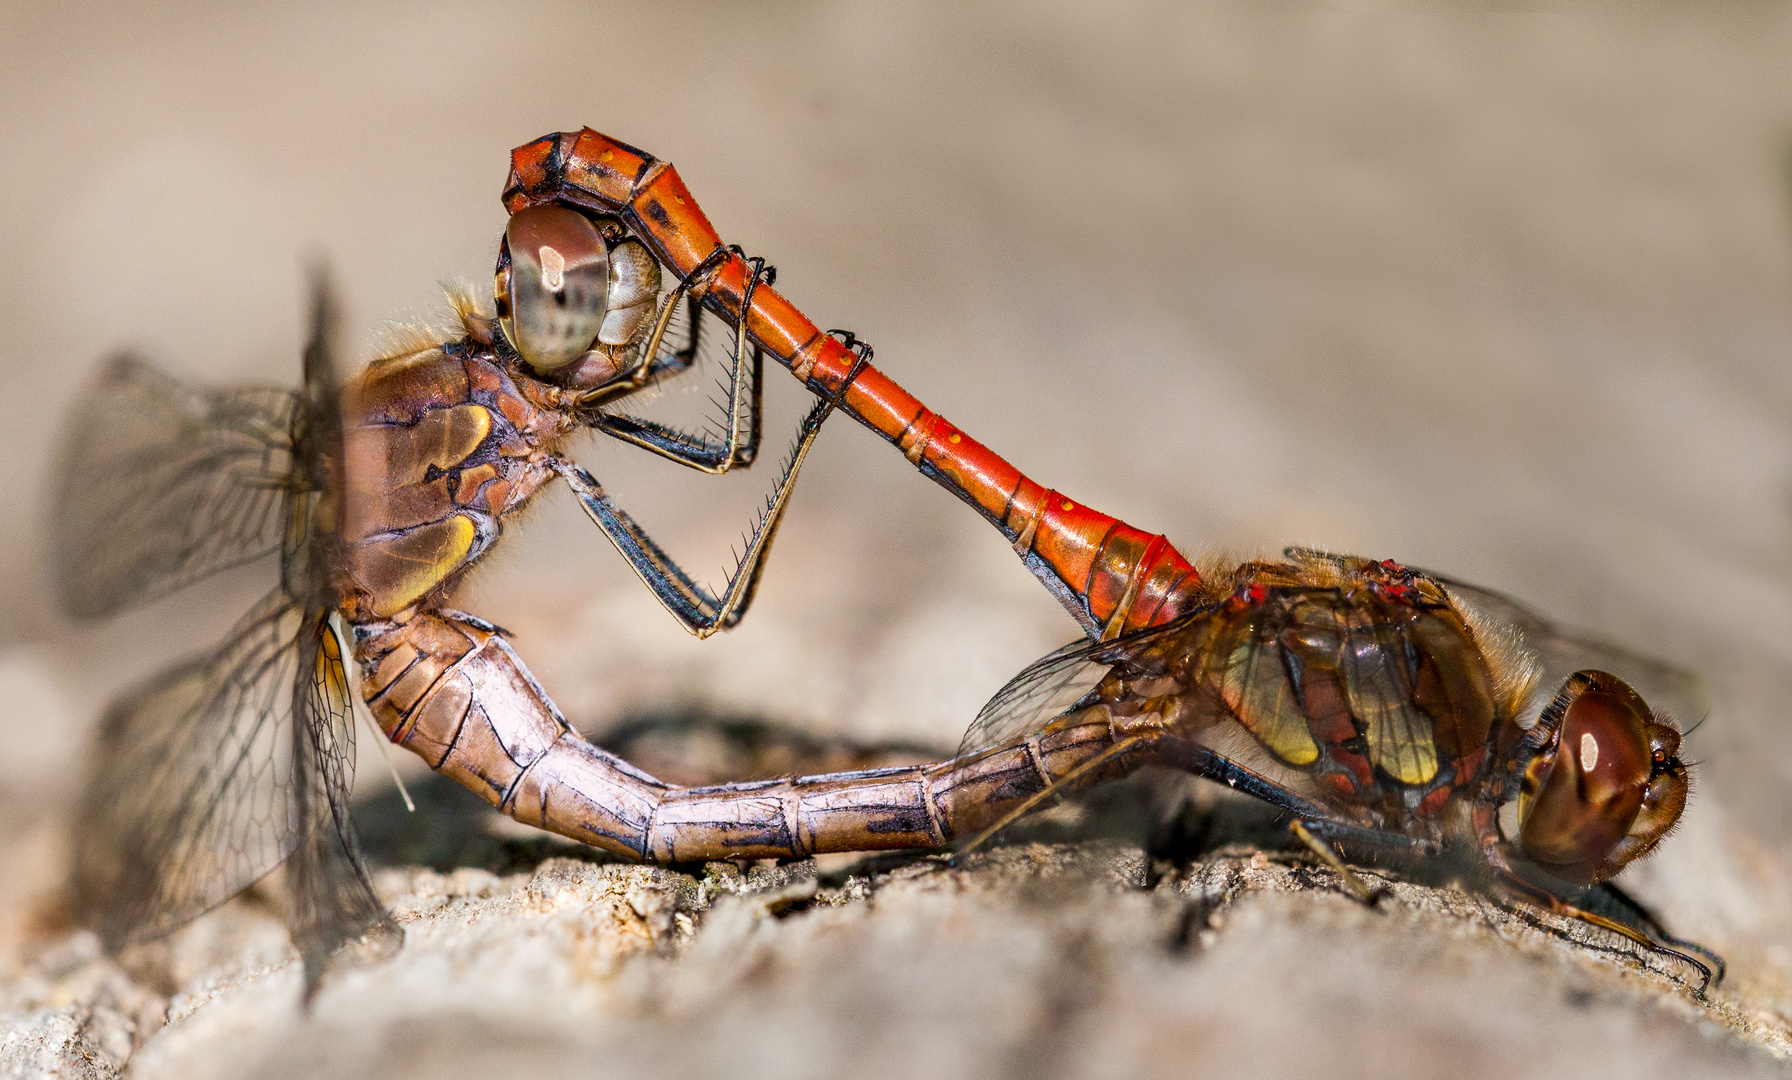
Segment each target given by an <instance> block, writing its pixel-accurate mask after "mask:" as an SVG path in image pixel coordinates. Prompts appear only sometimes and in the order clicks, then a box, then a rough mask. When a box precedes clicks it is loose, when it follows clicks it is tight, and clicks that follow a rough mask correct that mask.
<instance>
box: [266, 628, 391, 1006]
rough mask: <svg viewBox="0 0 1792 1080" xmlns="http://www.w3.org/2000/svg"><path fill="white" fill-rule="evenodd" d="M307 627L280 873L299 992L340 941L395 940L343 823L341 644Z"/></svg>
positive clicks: (348, 726)
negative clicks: (298, 834)
mask: <svg viewBox="0 0 1792 1080" xmlns="http://www.w3.org/2000/svg"><path fill="white" fill-rule="evenodd" d="M314 625H316V627H317V630H316V632H315V633H309V634H307V635H306V636H305V638H304V640H303V641H302V642H301V644H300V662H299V664H298V670H297V671H296V672H295V673H294V678H295V680H296V682H295V684H294V688H293V700H294V723H293V725H292V730H291V738H292V758H293V762H294V767H293V780H294V783H293V814H294V817H295V818H296V819H297V820H298V821H299V822H300V823H301V824H302V826H303V829H304V834H303V836H302V838H301V839H300V840H299V842H298V844H297V846H296V848H295V849H294V851H293V853H292V861H291V862H290V863H288V864H287V874H286V887H287V898H288V902H287V913H286V918H287V926H288V929H289V930H290V931H291V933H292V939H293V944H294V945H295V946H296V947H297V948H298V950H299V954H300V955H301V956H303V957H304V960H305V986H306V992H307V994H309V993H311V992H312V991H314V990H316V988H317V985H318V981H319V979H320V978H321V977H322V975H323V972H324V968H325V966H326V964H327V963H328V961H329V959H330V957H331V956H333V955H335V953H336V951H337V950H338V949H339V948H340V947H341V946H342V945H344V944H346V943H348V942H350V941H353V940H355V939H357V938H360V937H362V936H363V935H367V936H369V937H371V938H374V939H377V943H378V944H379V945H380V946H381V951H382V952H385V951H389V950H390V949H393V948H396V946H397V945H398V944H399V942H401V941H402V940H403V932H402V931H400V930H399V929H398V926H397V924H396V923H395V922H393V920H392V916H391V915H390V913H388V912H387V911H386V908H385V905H383V904H381V903H380V901H379V898H378V897H377V896H375V895H374V892H373V884H372V882H371V881H369V880H368V875H367V867H366V864H365V862H364V861H363V860H362V857H361V846H360V843H359V841H358V840H357V839H356V837H355V830H354V826H353V824H352V823H351V822H350V820H349V813H348V800H349V791H350V789H351V788H352V787H353V786H354V764H355V727H354V718H355V714H354V705H353V701H352V699H351V698H350V696H349V695H350V693H351V691H350V689H349V683H348V674H347V672H346V671H345V670H344V668H343V646H342V641H341V639H340V638H338V637H337V636H336V634H335V633H334V632H333V631H332V630H331V628H330V627H329V626H328V624H326V623H324V622H323V621H322V620H321V619H319V620H318V622H317V623H315V624H314ZM370 931H372V932H373V933H372V934H369V932H370Z"/></svg>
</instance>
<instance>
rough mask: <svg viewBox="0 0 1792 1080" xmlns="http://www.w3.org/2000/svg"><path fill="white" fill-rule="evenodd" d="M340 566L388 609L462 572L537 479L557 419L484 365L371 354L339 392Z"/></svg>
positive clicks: (442, 354) (377, 606) (375, 606)
mask: <svg viewBox="0 0 1792 1080" xmlns="http://www.w3.org/2000/svg"><path fill="white" fill-rule="evenodd" d="M343 400H344V444H345V452H346V460H345V462H344V472H345V478H346V481H347V485H346V486H347V499H346V506H345V508H344V513H343V524H342V539H343V544H344V552H343V569H344V572H345V573H346V575H347V577H348V579H349V581H350V582H351V583H352V586H353V587H354V588H355V589H356V590H358V591H359V592H360V593H361V594H362V598H361V602H360V603H359V604H358V605H355V606H356V607H357V608H358V609H360V610H363V611H365V612H367V613H371V614H372V615H374V616H376V617H381V618H385V617H389V616H392V615H395V614H397V613H398V612H400V611H403V610H404V609H405V608H407V607H410V606H411V605H413V604H415V603H417V602H418V601H420V600H422V599H423V598H424V597H426V596H428V595H430V594H431V593H432V592H435V591H436V590H437V589H438V588H440V587H441V586H442V585H443V584H445V583H446V582H447V581H449V580H450V579H451V578H453V577H454V576H455V575H457V574H458V573H460V572H461V571H462V570H464V569H465V568H466V567H467V566H468V565H469V564H470V563H471V562H472V561H473V560H474V559H476V558H477V557H478V556H479V554H480V553H482V552H483V551H484V550H485V549H486V548H487V547H489V546H490V544H491V542H492V541H493V540H494V539H496V537H497V534H498V531H499V527H500V521H501V518H502V517H503V516H504V515H505V514H507V513H510V512H512V511H513V510H514V509H515V508H516V507H517V506H518V505H520V504H521V502H522V501H523V500H524V499H526V498H527V497H528V496H529V495H530V494H532V493H533V492H534V490H535V489H536V488H538V487H540V485H541V484H542V483H543V482H545V480H546V479H547V477H548V476H549V473H548V472H547V471H546V470H545V469H544V468H543V467H541V466H540V465H539V464H536V463H534V462H533V461H531V455H532V454H534V453H535V451H536V450H537V449H538V448H540V447H541V446H542V444H543V442H544V441H547V440H544V439H543V437H542V436H543V435H544V434H545V435H546V436H547V437H548V439H550V440H551V439H552V438H554V437H557V436H558V434H559V431H560V427H559V422H558V421H557V420H547V419H544V417H543V414H542V412H541V411H540V410H538V409H536V408H535V407H534V406H532V405H530V404H529V403H528V402H527V401H525V400H524V399H523V398H522V397H521V395H520V394H518V393H517V392H516V389H515V387H514V385H513V384H511V382H510V380H509V378H508V377H507V376H505V375H504V374H503V373H502V372H501V371H499V370H498V369H497V368H495V367H494V366H493V365H492V364H491V363H489V362H488V361H485V360H482V359H480V358H477V357H461V356H454V355H450V354H449V353H448V352H446V351H444V350H442V349H426V350H423V351H421V352H418V353H413V354H410V355H407V356H402V357H394V358H390V359H386V360H381V361H376V362H375V363H374V364H372V365H371V366H369V367H368V369H367V371H366V372H364V373H363V374H362V375H361V376H360V377H359V378H358V379H356V380H355V381H354V382H353V383H352V384H351V385H350V386H349V388H348V389H347V391H346V392H345V394H344V399H343Z"/></svg>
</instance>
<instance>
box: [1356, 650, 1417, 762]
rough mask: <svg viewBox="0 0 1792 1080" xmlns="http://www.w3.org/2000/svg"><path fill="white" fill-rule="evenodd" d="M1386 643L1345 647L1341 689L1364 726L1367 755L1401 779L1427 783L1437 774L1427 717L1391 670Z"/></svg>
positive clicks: (1410, 692) (1399, 676)
mask: <svg viewBox="0 0 1792 1080" xmlns="http://www.w3.org/2000/svg"><path fill="white" fill-rule="evenodd" d="M1388 648H1389V647H1388V646H1387V645H1384V644H1383V643H1380V642H1375V643H1369V642H1365V643H1363V644H1361V645H1360V646H1358V647H1356V648H1355V649H1353V650H1350V651H1349V652H1347V654H1346V657H1345V663H1346V665H1347V667H1348V670H1347V672H1346V677H1345V679H1344V693H1345V695H1346V696H1347V697H1348V698H1349V701H1350V711H1351V712H1352V713H1353V714H1354V715H1355V716H1356V718H1357V719H1358V720H1361V721H1362V722H1363V724H1364V726H1365V728H1366V730H1365V731H1364V733H1363V737H1364V739H1365V740H1366V741H1367V742H1368V744H1369V760H1370V762H1372V763H1373V764H1375V765H1378V766H1380V767H1381V769H1382V771H1384V772H1386V773H1387V774H1388V775H1389V776H1392V777H1393V778H1394V779H1396V780H1398V781H1400V782H1401V783H1403V784H1425V783H1429V782H1430V781H1431V779H1432V778H1433V777H1435V776H1436V775H1437V742H1436V740H1435V739H1433V738H1432V731H1431V720H1430V718H1429V717H1427V716H1425V714H1424V713H1421V712H1420V711H1419V710H1418V708H1417V707H1416V706H1415V705H1413V703H1412V691H1411V689H1410V688H1409V687H1408V686H1407V685H1406V679H1405V678H1403V677H1402V673H1401V672H1399V671H1398V670H1396V669H1395V667H1394V662H1395V660H1394V658H1393V657H1391V656H1389V655H1388Z"/></svg>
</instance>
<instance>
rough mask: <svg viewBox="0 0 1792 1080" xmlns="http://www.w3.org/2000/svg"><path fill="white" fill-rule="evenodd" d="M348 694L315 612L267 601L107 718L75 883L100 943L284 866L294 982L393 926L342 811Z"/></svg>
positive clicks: (349, 754) (195, 908)
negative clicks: (299, 969)
mask: <svg viewBox="0 0 1792 1080" xmlns="http://www.w3.org/2000/svg"><path fill="white" fill-rule="evenodd" d="M348 693H349V691H348V681H347V675H346V673H345V672H344V670H343V659H342V652H341V648H340V645H339V644H338V643H337V641H336V638H335V636H334V635H333V634H332V633H331V632H330V630H329V628H328V626H327V624H325V623H324V622H323V620H322V618H321V613H319V612H317V611H315V610H314V611H312V612H310V613H305V612H301V611H300V609H299V608H298V607H297V606H296V605H295V604H293V603H291V602H290V601H289V600H288V599H287V598H286V596H285V595H284V593H280V592H276V593H274V594H272V595H270V596H269V597H267V598H266V599H264V600H263V601H262V602H261V603H260V604H258V605H257V606H256V607H255V609H254V610H252V611H251V612H250V613H249V615H248V616H247V617H245V618H244V619H243V621H242V622H240V623H239V624H238V625H237V627H236V628H235V629H234V630H233V631H232V633H231V635H230V637H229V638H228V639H227V640H226V641H225V642H224V644H222V645H221V646H219V647H218V648H217V649H215V650H213V651H212V652H211V653H208V654H206V655H204V656H201V657H198V658H196V659H194V660H192V661H189V662H188V663H185V664H181V665H179V666H177V667H175V668H173V669H171V670H170V671H167V672H165V673H163V674H162V675H160V676H158V677H157V678H155V679H154V680H152V681H151V682H149V683H148V684H146V685H145V686H143V687H142V688H140V689H138V690H137V691H135V692H133V693H130V694H127V695H126V696H125V697H123V698H121V699H120V700H119V701H118V702H116V703H115V704H114V705H113V706H112V708H111V709H110V710H108V712H107V714H106V716H105V719H104V720H103V722H102V724H101V730H100V736H99V742H98V746H97V762H96V765H95V768H94V770H93V773H92V775H91V776H90V778H89V783H88V788H87V797H86V800H85V804H84V807H83V811H82V816H81V822H80V829H79V840H78V842H77V846H76V853H75V886H76V892H77V896H78V899H79V903H80V906H81V909H82V911H83V912H84V914H85V915H86V917H87V919H88V921H89V922H90V923H92V924H93V925H94V927H95V928H96V929H98V930H99V931H100V934H101V936H102V937H103V938H104V939H105V941H106V942H107V944H108V945H109V946H111V947H114V948H116V947H119V946H123V945H126V944H130V943H132V942H137V941H144V940H148V939H151V938H155V937H159V936H161V935H163V934H167V933H169V932H171V931H173V930H175V929H177V928H179V927H180V926H182V925H183V924H185V923H187V922H189V921H190V920H192V919H194V918H197V917H198V916H200V915H202V914H204V913H205V912H207V911H209V910H211V909H212V908H214V907H216V906H218V905H219V904H222V903H223V902H224V901H226V900H228V899H230V898H231V897H232V896H235V895H236V894H237V893H239V892H241V891H242V890H243V889H245V888H247V887H248V886H250V885H251V884H253V883H254V882H256V881H257V880H259V879H260V878H261V877H263V876H264V875H266V874H267V873H269V872H270V871H272V870H273V869H274V868H275V867H277V866H279V865H280V864H281V863H282V862H285V861H286V860H287V859H288V858H289V857H290V858H291V860H292V861H291V864H290V865H289V867H288V873H287V881H286V885H287V890H288V893H289V897H290V903H289V906H288V921H289V925H290V928H291V930H292V932H293V940H294V944H295V945H297V946H298V948H299V950H300V952H301V954H302V955H303V956H304V958H305V964H306V973H307V979H308V984H312V985H314V984H315V979H316V975H317V973H318V972H320V971H321V970H322V966H323V962H324V961H325V960H326V959H327V958H328V957H329V956H330V954H331V953H333V952H334V951H335V950H336V948H337V947H338V946H339V945H341V944H342V943H343V942H345V941H348V940H351V939H353V938H355V937H358V936H360V935H361V934H363V933H364V932H366V931H367V930H369V929H371V928H374V927H379V926H385V927H391V925H392V924H391V922H390V918H389V916H387V914H386V912H385V909H384V908H383V907H382V906H381V905H380V903H379V901H378V899H377V898H375V896H374V894H373V891H372V888H371V886H370V884H369V883H368V879H367V873H366V870H365V869H364V868H363V866H362V863H361V858H360V852H359V847H358V845H357V843H356V841H355V837H354V830H353V828H352V826H351V825H350V823H349V818H348V796H349V788H350V786H351V784H352V782H353V760H354V759H353V755H354V737H353V728H352V721H353V715H354V714H353V712H352V711H351V702H350V700H349V697H348Z"/></svg>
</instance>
